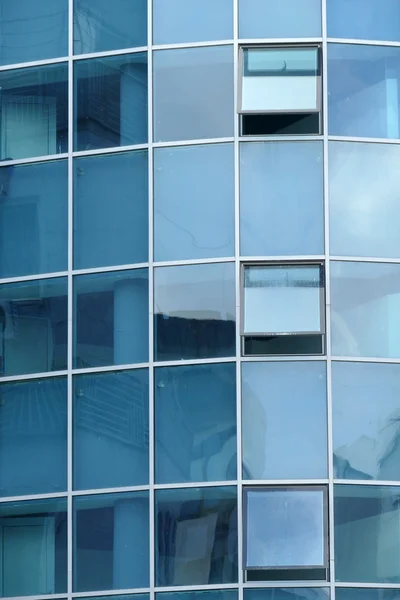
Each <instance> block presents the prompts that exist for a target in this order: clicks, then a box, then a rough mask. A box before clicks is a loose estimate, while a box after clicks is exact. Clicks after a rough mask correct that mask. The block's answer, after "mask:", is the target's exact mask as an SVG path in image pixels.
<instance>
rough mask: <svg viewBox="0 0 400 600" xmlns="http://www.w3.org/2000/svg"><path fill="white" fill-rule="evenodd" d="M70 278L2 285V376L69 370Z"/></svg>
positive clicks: (0, 315) (0, 338)
mask: <svg viewBox="0 0 400 600" xmlns="http://www.w3.org/2000/svg"><path fill="white" fill-rule="evenodd" d="M67 313H68V311H67V278H66V277H57V278H54V279H40V280H38V281H25V282H22V283H7V284H3V285H2V286H0V375H23V374H25V373H43V372H46V371H60V370H62V369H66V368H67V320H68V314H67Z"/></svg>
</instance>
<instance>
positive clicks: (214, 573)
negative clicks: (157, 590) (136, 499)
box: [155, 487, 238, 600]
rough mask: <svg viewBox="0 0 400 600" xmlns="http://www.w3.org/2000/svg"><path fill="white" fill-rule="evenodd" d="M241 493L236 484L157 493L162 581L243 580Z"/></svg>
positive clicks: (158, 582) (159, 581) (158, 576)
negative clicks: (240, 570) (240, 576)
mask: <svg viewBox="0 0 400 600" xmlns="http://www.w3.org/2000/svg"><path fill="white" fill-rule="evenodd" d="M236 496H237V492H236V488H235V487H210V488H190V489H176V490H157V491H156V500H155V503H156V585H165V586H167V585H203V584H208V583H214V584H215V583H216V584H218V583H236V582H237V577H238V572H237V571H238V564H237V559H238V557H237V553H238V547H237V546H238V541H237V497H236ZM196 600H200V599H197V598H196ZM210 600H211V599H210ZM212 600H214V599H212ZM223 600H225V598H224V599H223Z"/></svg>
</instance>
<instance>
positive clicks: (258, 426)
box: [242, 362, 327, 479]
mask: <svg viewBox="0 0 400 600" xmlns="http://www.w3.org/2000/svg"><path fill="white" fill-rule="evenodd" d="M326 420H327V416H326V371H325V364H323V363H321V362H280V363H279V362H249V363H243V364H242V436H243V478H244V479H313V478H324V477H327V422H326Z"/></svg>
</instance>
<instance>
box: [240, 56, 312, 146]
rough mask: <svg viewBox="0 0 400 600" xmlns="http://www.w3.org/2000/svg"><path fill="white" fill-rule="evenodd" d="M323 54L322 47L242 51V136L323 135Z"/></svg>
mask: <svg viewBox="0 0 400 600" xmlns="http://www.w3.org/2000/svg"><path fill="white" fill-rule="evenodd" d="M320 54H321V50H320V47H319V46H318V45H315V46H300V45H297V46H291V47H288V46H264V47H263V46H261V47H260V46H249V47H244V48H242V49H241V51H240V65H241V77H240V83H239V102H238V105H239V112H240V115H241V134H242V135H282V134H287V135H317V134H319V133H321V130H322V126H321V123H322V118H321V117H322V115H321V110H322V109H321V107H322V85H321V57H320Z"/></svg>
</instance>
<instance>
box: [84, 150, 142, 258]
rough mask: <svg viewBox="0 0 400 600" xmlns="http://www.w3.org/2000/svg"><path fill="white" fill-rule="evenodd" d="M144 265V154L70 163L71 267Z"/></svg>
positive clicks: (139, 152)
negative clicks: (71, 212) (71, 168)
mask: <svg viewBox="0 0 400 600" xmlns="http://www.w3.org/2000/svg"><path fill="white" fill-rule="evenodd" d="M147 261H148V165H147V152H146V151H141V150H140V151H136V152H126V153H125V152H124V153H119V154H109V155H105V156H91V157H85V158H79V159H75V162H74V266H75V268H76V269H87V268H91V267H102V266H111V265H123V264H133V263H137V262H147Z"/></svg>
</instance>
